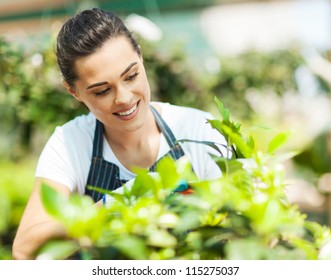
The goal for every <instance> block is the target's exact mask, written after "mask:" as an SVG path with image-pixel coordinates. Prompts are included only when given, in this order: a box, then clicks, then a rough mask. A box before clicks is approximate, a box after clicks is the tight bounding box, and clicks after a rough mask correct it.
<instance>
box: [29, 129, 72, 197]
mask: <svg viewBox="0 0 331 280" xmlns="http://www.w3.org/2000/svg"><path fill="white" fill-rule="evenodd" d="M70 149H71V147H68V143H65V139H64V136H63V128H62V127H58V128H56V129H55V131H54V133H53V135H52V136H51V137H50V138H49V140H48V142H47V143H46V145H45V147H44V149H43V151H42V153H41V155H40V157H39V160H38V164H37V167H36V172H35V177H42V178H46V179H50V180H53V181H56V182H58V183H60V184H63V185H65V186H67V187H68V188H69V189H70V190H71V191H72V192H73V191H74V190H75V187H76V185H77V184H76V181H75V177H76V176H75V168H74V167H73V166H72V163H73V161H72V160H71V158H70V156H71V155H70V153H69V152H70Z"/></svg>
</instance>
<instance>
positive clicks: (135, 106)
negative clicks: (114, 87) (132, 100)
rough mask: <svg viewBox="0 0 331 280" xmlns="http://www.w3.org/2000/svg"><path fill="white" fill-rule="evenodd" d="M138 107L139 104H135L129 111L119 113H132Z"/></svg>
mask: <svg viewBox="0 0 331 280" xmlns="http://www.w3.org/2000/svg"><path fill="white" fill-rule="evenodd" d="M136 109H137V104H136V105H134V106H133V107H132V108H131V109H130V110H129V111H126V112H121V113H118V114H119V115H120V116H128V115H131V114H132V113H133V112H134V111H135V110H136Z"/></svg>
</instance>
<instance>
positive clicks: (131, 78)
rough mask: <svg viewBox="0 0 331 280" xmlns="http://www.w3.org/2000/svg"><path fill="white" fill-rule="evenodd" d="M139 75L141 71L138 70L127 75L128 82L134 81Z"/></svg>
mask: <svg viewBox="0 0 331 280" xmlns="http://www.w3.org/2000/svg"><path fill="white" fill-rule="evenodd" d="M138 75H139V72H136V73H134V74H132V75H130V76H128V77H126V78H125V81H128V82H130V81H133V80H134V79H135V78H136V77H137V76H138Z"/></svg>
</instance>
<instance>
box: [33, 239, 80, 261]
mask: <svg viewBox="0 0 331 280" xmlns="http://www.w3.org/2000/svg"><path fill="white" fill-rule="evenodd" d="M78 249H79V245H78V243H77V242H75V241H72V240H54V241H49V242H47V243H46V244H45V245H44V246H43V247H42V248H41V249H40V250H39V252H38V255H37V259H39V260H63V259H67V258H69V257H70V256H72V255H73V254H74V253H75V252H77V250H78Z"/></svg>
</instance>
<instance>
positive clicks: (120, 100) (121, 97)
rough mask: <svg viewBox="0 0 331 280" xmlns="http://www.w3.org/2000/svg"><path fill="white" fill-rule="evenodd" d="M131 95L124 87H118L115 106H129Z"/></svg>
mask: <svg viewBox="0 0 331 280" xmlns="http://www.w3.org/2000/svg"><path fill="white" fill-rule="evenodd" d="M131 99H132V93H131V91H130V90H128V89H127V88H125V87H118V88H117V91H116V96H115V101H114V102H115V104H116V105H121V104H131Z"/></svg>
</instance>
